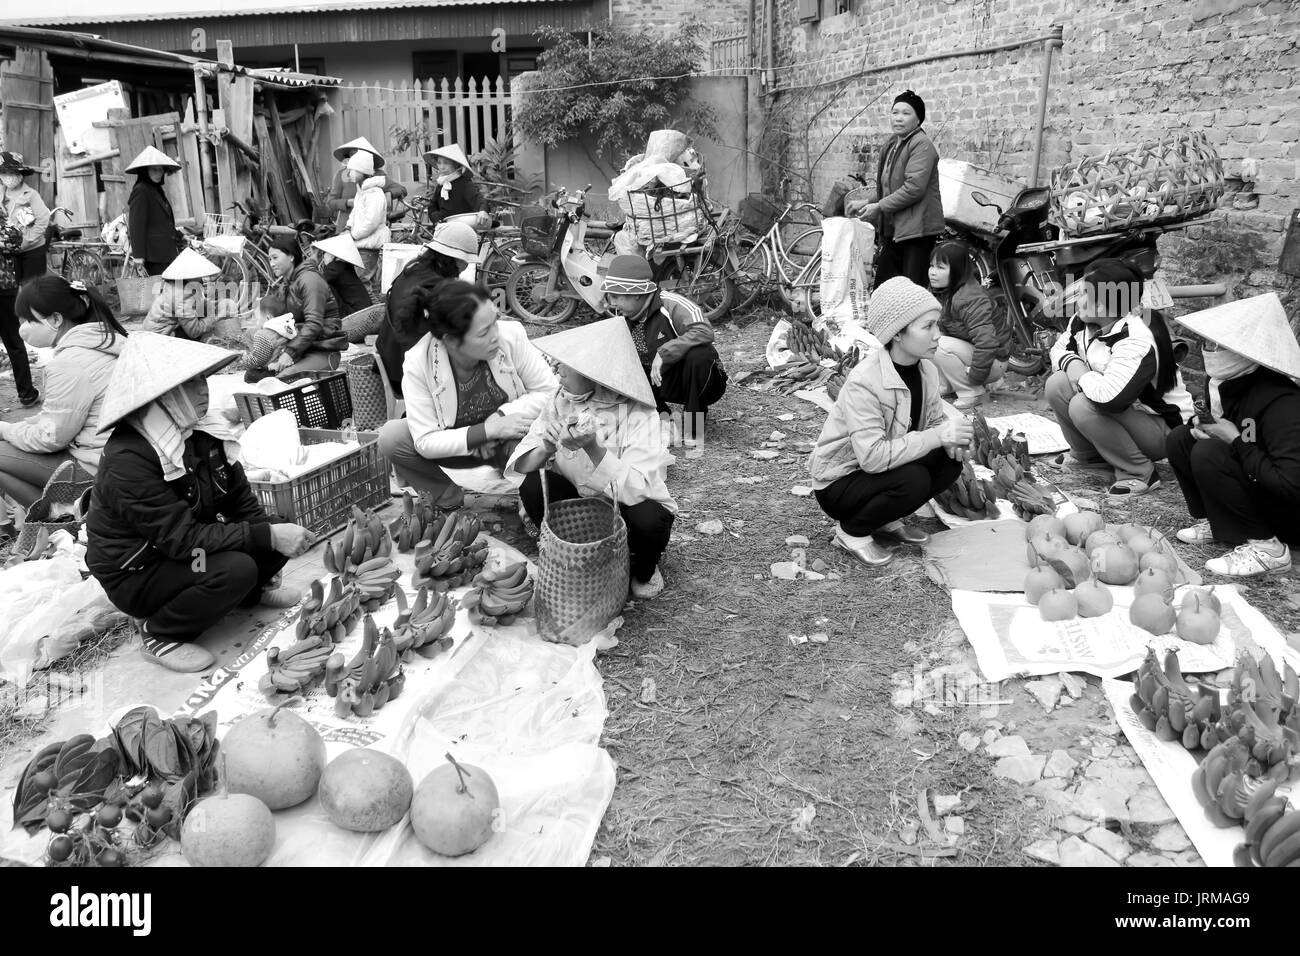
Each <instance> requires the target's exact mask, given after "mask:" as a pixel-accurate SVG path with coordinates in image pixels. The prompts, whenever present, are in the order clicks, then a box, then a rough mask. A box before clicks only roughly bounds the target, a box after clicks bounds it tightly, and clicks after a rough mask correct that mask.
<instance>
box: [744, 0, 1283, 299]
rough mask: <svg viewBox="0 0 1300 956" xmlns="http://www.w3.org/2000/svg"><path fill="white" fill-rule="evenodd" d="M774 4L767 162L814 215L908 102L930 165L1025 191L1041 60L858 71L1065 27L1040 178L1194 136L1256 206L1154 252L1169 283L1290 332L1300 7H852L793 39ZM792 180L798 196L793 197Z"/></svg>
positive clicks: (970, 0)
mask: <svg viewBox="0 0 1300 956" xmlns="http://www.w3.org/2000/svg"><path fill="white" fill-rule="evenodd" d="M795 6H796V5H795V4H794V3H793V2H791V0H777V8H778V13H777V16H778V22H777V29H776V45H777V64H778V66H779V67H780V69H779V71H778V73H777V79H778V85H779V86H780V87H781V88H783V90H784V91H783V92H781V93H779V94H778V95H777V96H775V97H771V98H769V100H768V102H769V112H768V134H767V142H766V144H765V150H766V153H767V155H782V156H783V157H784V161H785V162H786V163H787V164H788V165H789V166H790V167H792V168H793V170H794V171H795V172H796V173H800V174H804V175H807V174H808V172H809V170H811V181H810V182H809V183H806V184H805V187H804V188H805V189H806V190H808V191H809V192H810V193H811V194H812V195H813V196H814V197H816V198H818V199H820V198H821V197H823V196H824V195H825V194H826V192H827V191H828V190H829V188H830V186H831V184H832V183H833V182H834V181H835V180H837V179H841V178H843V177H844V176H846V175H847V174H848V173H850V172H853V171H858V170H860V169H861V168H862V167H863V165H864V164H865V165H866V166H867V168H868V169H870V170H871V171H872V172H874V168H875V167H874V162H875V158H876V155H877V151H878V149H879V147H880V145H881V143H882V142H883V141H884V139H885V138H886V136H887V135H888V133H887V115H888V111H889V108H890V104H891V102H892V100H893V98H894V96H895V95H896V94H897V93H898V92H899V91H901V90H903V89H905V88H909V87H910V88H912V89H914V90H916V91H917V92H918V93H920V94H921V96H922V97H924V99H925V101H926V106H927V119H926V127H927V129H928V130H929V131H930V134H931V136H932V137H933V138H934V140H935V142H936V145H937V146H938V148H939V151H940V154H941V155H943V156H948V157H952V158H957V159H966V160H969V161H971V162H975V163H978V164H980V165H984V166H989V167H991V168H996V169H999V170H1001V171H1003V172H1006V173H1008V174H1010V175H1013V176H1015V177H1017V178H1020V179H1022V180H1023V179H1027V178H1028V175H1029V171H1030V167H1031V165H1032V162H1033V146H1034V129H1035V124H1036V121H1037V103H1038V90H1039V84H1040V79H1041V74H1042V69H1043V44H1041V43H1038V44H1035V45H1033V46H1027V47H1022V48H1018V49H1013V50H1006V51H999V52H990V53H979V54H975V55H970V56H945V57H944V58H943V59H938V60H935V61H933V62H928V63H924V64H919V65H914V66H904V67H901V68H891V69H886V70H884V71H882V72H872V73H868V74H866V75H863V76H861V77H858V78H856V79H851V80H849V81H848V82H847V83H846V84H841V83H838V82H834V81H838V80H840V79H842V78H845V77H849V76H851V75H852V74H854V73H855V72H858V71H861V70H864V69H871V68H875V67H880V66H884V65H886V64H890V63H898V62H901V61H906V60H912V59H917V58H922V57H928V56H931V55H935V54H941V55H942V54H951V53H953V52H955V51H960V50H968V49H979V48H986V47H990V46H996V45H1000V44H1006V43H1012V42H1015V41H1018V40H1023V39H1031V38H1034V37H1037V36H1042V35H1044V34H1046V33H1048V32H1049V31H1050V28H1051V26H1052V25H1053V24H1054V23H1059V24H1061V25H1062V27H1063V39H1064V46H1063V48H1062V49H1059V50H1057V51H1056V54H1055V56H1054V60H1053V66H1052V70H1051V74H1050V84H1051V85H1050V89H1049V94H1048V109H1047V118H1046V124H1045V134H1044V149H1043V156H1042V172H1041V174H1040V181H1042V182H1046V180H1047V178H1048V177H1049V176H1050V172H1051V170H1052V168H1053V167H1055V166H1057V165H1059V164H1060V163H1062V162H1065V161H1068V160H1069V159H1070V158H1071V157H1075V158H1077V157H1078V156H1080V155H1086V154H1090V153H1096V152H1100V151H1102V150H1104V149H1105V148H1106V147H1107V146H1109V145H1113V144H1117V143H1129V142H1135V141H1140V140H1143V139H1148V138H1152V137H1155V136H1159V135H1160V134H1162V133H1164V132H1166V131H1169V130H1177V129H1183V128H1187V127H1192V128H1197V129H1203V130H1205V132H1206V134H1207V136H1208V137H1209V138H1210V140H1211V142H1213V143H1214V144H1215V145H1216V147H1217V148H1218V150H1219V152H1220V155H1221V156H1222V158H1223V160H1224V171H1225V173H1226V175H1228V176H1229V177H1233V178H1235V182H1234V185H1236V186H1239V185H1240V178H1239V177H1240V176H1241V173H1242V167H1243V163H1242V161H1243V160H1246V159H1251V160H1254V161H1255V165H1256V167H1257V176H1256V180H1255V186H1254V192H1255V194H1256V196H1257V199H1258V205H1257V206H1256V207H1255V208H1252V209H1248V210H1234V209H1232V206H1233V199H1234V198H1238V199H1240V198H1242V197H1241V196H1237V197H1233V196H1229V197H1228V198H1227V199H1226V200H1225V202H1224V203H1223V205H1224V207H1225V208H1226V209H1227V211H1226V212H1225V213H1224V215H1225V217H1226V221H1225V222H1223V223H1222V224H1219V225H1215V226H1212V227H1206V228H1200V229H1196V230H1193V231H1191V232H1190V233H1188V234H1185V235H1173V234H1171V235H1170V236H1166V237H1163V238H1162V240H1161V251H1162V254H1163V256H1164V259H1165V262H1166V266H1167V268H1168V269H1169V270H1170V272H1171V273H1172V277H1173V278H1174V280H1175V281H1178V282H1192V281H1215V280H1221V281H1227V282H1228V283H1229V285H1230V286H1231V287H1232V289H1233V291H1234V293H1235V294H1236V295H1237V296H1244V295H1251V294H1254V293H1256V292H1259V291H1266V290H1269V289H1275V290H1277V291H1279V292H1281V293H1282V294H1283V296H1284V298H1286V300H1287V302H1288V306H1289V310H1290V312H1291V314H1292V316H1293V317H1296V316H1297V313H1298V312H1300V280H1297V279H1295V278H1294V277H1288V276H1284V275H1281V274H1280V273H1278V272H1277V269H1276V266H1277V264H1278V255H1279V253H1280V251H1281V248H1282V244H1283V240H1284V234H1285V230H1286V228H1287V222H1288V219H1289V217H1290V214H1291V212H1292V210H1294V209H1296V208H1297V207H1300V4H1297V3H1294V2H1289V0H855V2H854V7H855V10H854V12H851V13H847V14H841V15H839V16H836V17H832V18H829V19H827V20H823V21H822V22H820V23H817V24H811V25H801V24H799V23H798V21H797V14H796V11H795ZM800 181H801V180H800V179H799V177H798V176H796V182H800Z"/></svg>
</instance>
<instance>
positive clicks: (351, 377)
mask: <svg viewBox="0 0 1300 956" xmlns="http://www.w3.org/2000/svg"><path fill="white" fill-rule="evenodd" d="M344 368H345V369H346V370H347V373H348V391H349V392H350V393H351V395H352V424H354V425H356V426H357V428H359V429H361V430H362V431H376V430H377V429H378V428H379V427H380V426H381V425H383V424H384V423H385V422H386V421H388V395H387V393H386V392H385V391H384V378H383V373H382V372H380V370H379V365H378V364H376V362H375V357H374V355H358V356H355V357H354V358H351V359H348V361H347V362H346V363H345V364H344Z"/></svg>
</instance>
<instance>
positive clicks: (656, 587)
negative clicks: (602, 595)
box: [506, 317, 677, 599]
mask: <svg viewBox="0 0 1300 956" xmlns="http://www.w3.org/2000/svg"><path fill="white" fill-rule="evenodd" d="M533 345H534V346H535V347H536V348H537V349H538V351H540V352H541V353H542V354H544V355H547V356H549V357H550V358H551V359H553V360H554V361H555V362H556V363H558V367H557V372H558V375H559V379H560V385H559V388H557V389H556V391H555V395H554V396H553V397H552V398H551V400H550V401H549V402H547V403H546V405H544V406H543V408H542V413H541V414H540V415H539V416H538V417H537V420H536V421H534V422H533V425H532V428H530V429H529V431H528V434H527V435H525V436H524V438H523V439H522V440H521V441H520V442H519V445H518V447H516V448H515V450H514V453H513V454H512V455H511V457H510V461H509V463H508V464H507V465H506V475H507V476H509V475H510V474H512V473H514V474H520V475H524V476H525V478H524V483H523V486H522V487H521V488H520V489H519V497H520V499H521V500H522V502H523V505H524V509H525V510H526V511H527V513H528V517H529V518H530V519H531V520H532V522H533V524H535V525H538V526H540V525H541V523H542V517H543V500H542V480H543V477H544V478H545V480H546V484H547V492H548V494H549V495H550V499H551V501H564V500H566V499H569V498H578V497H582V498H596V497H608V496H609V495H611V494H613V495H615V496H616V497H617V504H618V507H619V511H620V512H621V513H622V515H623V520H624V521H625V522H626V524H627V536H628V538H627V543H628V551H629V552H630V556H631V561H630V570H631V578H632V580H631V588H632V595H633V597H636V598H640V599H648V598H652V597H655V596H656V595H658V594H659V593H660V592H661V591H662V590H663V588H664V579H663V575H662V574H661V573H660V571H659V559H660V558H661V557H662V556H663V553H664V550H665V549H666V548H667V547H668V539H669V537H670V535H671V534H672V529H673V520H674V517H675V516H676V514H677V502H676V501H674V500H673V497H672V495H670V494H669V493H668V486H667V485H666V484H665V483H664V476H665V467H666V461H667V459H666V454H665V451H664V446H663V438H662V430H661V427H660V421H659V416H658V414H657V413H656V411H655V397H654V393H653V392H652V391H651V390H650V383H649V382H647V381H646V377H645V373H644V372H643V371H642V369H641V361H640V358H639V357H638V356H637V350H636V344H635V343H634V342H633V341H632V333H631V332H629V331H628V327H627V322H626V321H625V320H624V319H622V318H617V317H616V318H612V319H605V320H604V321H602V322H597V323H595V324H594V325H588V326H584V327H583V328H581V329H571V330H569V331H566V332H557V333H556V334H554V335H548V336H546V337H544V338H540V339H535V340H534V341H533Z"/></svg>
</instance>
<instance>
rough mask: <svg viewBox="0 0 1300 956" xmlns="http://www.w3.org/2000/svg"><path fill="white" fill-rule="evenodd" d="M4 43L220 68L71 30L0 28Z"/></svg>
mask: <svg viewBox="0 0 1300 956" xmlns="http://www.w3.org/2000/svg"><path fill="white" fill-rule="evenodd" d="M0 40H2V41H7V42H11V43H16V44H28V45H31V46H36V47H39V48H41V49H44V50H47V51H49V52H51V53H52V54H53V55H55V56H58V55H60V54H62V55H64V56H84V57H86V58H93V56H94V55H95V54H96V53H101V54H117V55H120V56H129V57H132V58H133V59H134V60H139V61H146V62H149V63H150V64H152V65H154V66H158V67H164V68H170V69H177V70H193V69H194V65H195V64H196V63H197V64H200V65H202V66H204V67H206V68H207V69H209V70H212V71H213V72H215V71H216V70H217V69H218V64H217V63H216V62H215V61H212V60H203V59H200V58H198V57H194V56H186V55H184V54H182V53H171V52H168V51H167V50H155V49H152V48H151V47H142V46H136V45H134V44H131V43H121V42H119V41H117V40H106V39H104V38H103V37H99V36H95V35H94V34H92V33H73V32H70V31H68V30H53V29H41V28H40V27H27V26H16V25H13V24H0ZM234 72H235V73H246V74H248V75H249V76H251V77H252V78H253V79H254V80H256V81H257V82H259V83H266V84H268V85H271V86H283V87H294V88H304V87H309V86H340V85H341V84H342V83H343V81H342V80H341V79H339V78H338V77H336V76H316V75H314V74H310V73H295V72H293V71H292V70H255V69H246V68H245V67H242V66H239V65H236V66H235V67H234Z"/></svg>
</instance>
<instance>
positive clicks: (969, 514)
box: [934, 461, 1000, 521]
mask: <svg viewBox="0 0 1300 956" xmlns="http://www.w3.org/2000/svg"><path fill="white" fill-rule="evenodd" d="M934 498H935V501H937V502H939V504H940V505H942V506H943V509H944V510H945V511H947V512H948V513H949V514H953V515H960V516H961V517H963V518H973V519H975V520H977V521H978V520H981V519H984V518H996V517H998V516H999V514H1000V512H999V511H998V493H997V489H996V488H995V487H994V486H993V482H991V481H988V480H985V479H980V478H976V477H975V469H974V468H972V467H971V463H970V462H969V461H967V462H965V463H964V464H963V465H962V469H961V474H960V475H958V476H957V480H956V481H955V482H953V483H952V487H950V488H947V489H945V490H943V491H941V492H939V494H937V495H935V496H934Z"/></svg>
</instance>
